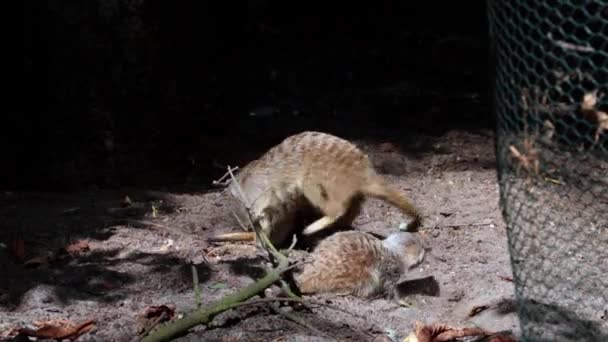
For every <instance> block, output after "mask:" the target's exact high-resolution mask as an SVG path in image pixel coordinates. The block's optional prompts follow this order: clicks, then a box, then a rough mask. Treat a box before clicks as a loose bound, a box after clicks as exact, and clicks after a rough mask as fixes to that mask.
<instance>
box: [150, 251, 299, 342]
mask: <svg viewBox="0 0 608 342" xmlns="http://www.w3.org/2000/svg"><path fill="white" fill-rule="evenodd" d="M287 266H288V261H287V259H284V260H281V261H280V263H279V265H278V267H276V268H274V269H272V270H270V271H268V273H266V275H265V276H264V277H263V278H262V279H260V280H258V281H257V282H255V283H253V284H251V285H249V286H246V287H244V288H242V289H241V290H240V291H238V292H236V293H233V294H230V295H227V296H225V297H223V298H221V299H220V300H218V301H216V302H215V303H214V304H212V305H210V306H207V307H202V308H199V309H196V310H194V311H193V312H191V313H189V314H187V315H186V316H184V317H183V318H182V319H179V320H176V321H171V322H169V323H167V324H166V325H163V326H161V327H159V328H158V329H157V330H155V331H153V332H152V333H151V334H150V335H148V336H146V337H144V338H143V339H142V340H141V341H142V342H152V341H169V340H171V339H172V338H174V337H177V336H178V335H180V334H182V333H184V332H185V331H187V330H188V329H190V328H193V327H195V326H197V325H199V324H205V323H209V322H210V321H211V320H212V319H213V318H214V317H215V316H217V315H218V314H220V313H222V312H224V311H227V310H230V309H232V308H235V307H238V306H242V305H243V304H244V303H243V302H244V301H246V300H248V299H250V298H252V297H254V296H256V295H257V294H259V293H260V292H262V291H264V290H265V289H266V288H267V287H269V286H270V285H272V284H274V283H275V282H277V281H278V280H280V279H281V274H282V273H283V272H284V269H285V268H287Z"/></svg>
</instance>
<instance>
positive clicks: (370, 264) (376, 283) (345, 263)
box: [294, 231, 425, 298]
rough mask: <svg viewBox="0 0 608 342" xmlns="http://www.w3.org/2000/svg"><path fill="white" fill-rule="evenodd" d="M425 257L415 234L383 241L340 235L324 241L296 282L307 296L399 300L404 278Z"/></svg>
mask: <svg viewBox="0 0 608 342" xmlns="http://www.w3.org/2000/svg"><path fill="white" fill-rule="evenodd" d="M424 256H425V249H424V247H423V245H422V244H421V242H420V240H419V239H418V238H417V237H416V236H415V234H413V233H409V232H396V233H392V234H391V235H389V236H388V237H386V238H385V239H383V240H381V239H378V238H376V237H374V236H372V235H370V234H368V233H364V232H360V231H345V232H338V233H335V234H333V235H331V236H330V237H328V238H326V239H324V240H321V242H320V243H319V245H318V246H317V247H316V248H315V249H314V250H313V252H312V254H311V259H312V260H311V262H310V263H307V264H304V265H303V266H302V269H301V272H299V273H294V281H295V283H296V285H297V286H298V288H299V289H300V292H301V293H302V294H305V295H306V294H309V295H310V294H321V293H333V294H338V295H354V296H357V297H363V298H371V297H373V296H378V295H388V296H389V297H391V298H395V296H398V295H397V292H396V285H397V284H399V283H400V281H401V280H402V279H401V278H402V276H403V275H404V274H405V273H406V272H407V270H409V269H411V268H413V267H415V266H417V265H419V264H420V263H421V262H422V261H423V260H424Z"/></svg>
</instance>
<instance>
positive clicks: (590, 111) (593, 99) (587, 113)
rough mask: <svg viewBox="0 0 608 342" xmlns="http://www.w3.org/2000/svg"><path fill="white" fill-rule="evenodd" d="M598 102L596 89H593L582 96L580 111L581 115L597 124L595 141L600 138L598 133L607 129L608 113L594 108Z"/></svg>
mask: <svg viewBox="0 0 608 342" xmlns="http://www.w3.org/2000/svg"><path fill="white" fill-rule="evenodd" d="M597 102H598V96H597V90H594V91H592V92H590V93H588V94H585V95H584V96H583V101H582V103H581V113H582V114H583V116H584V117H585V118H586V119H587V120H589V121H591V122H593V123H594V124H595V125H597V128H596V130H595V135H594V137H593V140H594V141H595V143H597V142H598V141H599V139H600V135H601V134H602V133H603V132H604V131H608V113H606V112H603V111H600V110H598V109H596V108H595V105H596V104H597Z"/></svg>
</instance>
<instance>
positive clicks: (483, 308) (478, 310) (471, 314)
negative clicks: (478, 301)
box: [467, 305, 490, 317]
mask: <svg viewBox="0 0 608 342" xmlns="http://www.w3.org/2000/svg"><path fill="white" fill-rule="evenodd" d="M489 308H490V307H489V306H488V305H477V306H474V307H473V308H472V309H471V311H470V312H469V314H468V315H467V316H468V317H474V316H477V315H478V314H479V313H481V312H483V311H486V310H487V309H489Z"/></svg>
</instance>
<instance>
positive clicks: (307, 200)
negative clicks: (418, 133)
mask: <svg viewBox="0 0 608 342" xmlns="http://www.w3.org/2000/svg"><path fill="white" fill-rule="evenodd" d="M235 177H236V179H237V181H238V182H239V184H240V185H241V188H242V190H243V193H244V194H245V197H246V198H247V200H248V203H249V208H250V211H251V213H252V215H253V218H254V219H255V220H257V221H258V222H259V224H260V226H261V227H262V231H263V232H264V233H266V235H268V236H270V239H271V241H272V242H273V243H275V244H279V245H281V244H283V243H284V242H285V241H286V240H288V238H290V237H291V234H292V233H293V231H294V229H295V223H296V220H297V212H298V209H301V208H305V207H307V206H308V207H312V208H315V209H318V210H319V211H320V212H321V214H322V217H321V218H319V219H318V220H317V221H315V222H312V223H311V224H310V225H308V226H307V227H306V228H305V229H304V230H303V234H304V235H311V234H314V233H316V232H319V231H321V230H323V229H325V228H328V227H330V226H332V225H333V224H334V223H336V221H337V220H339V219H346V220H347V221H352V219H354V217H355V216H356V214H357V213H349V211H350V209H352V208H354V207H356V206H357V205H356V204H357V203H356V202H357V201H359V200H360V199H361V198H363V197H365V196H372V197H376V198H380V199H383V200H385V201H387V202H389V203H391V204H393V205H395V206H397V207H398V208H400V209H401V210H403V211H404V212H405V213H406V214H408V215H410V216H411V217H412V218H413V222H412V227H413V228H416V227H418V226H419V225H420V224H421V223H422V216H421V214H420V213H419V211H418V209H417V208H416V207H414V206H413V205H412V204H411V203H410V201H409V200H408V199H407V198H405V197H404V196H403V195H402V194H400V193H399V192H398V191H395V190H394V189H391V188H390V187H389V186H388V184H387V183H386V181H385V180H384V178H383V177H382V176H380V175H379V174H377V173H376V171H375V170H374V168H373V166H372V164H371V162H370V160H369V158H368V156H367V155H365V154H364V153H363V152H362V151H361V150H360V149H359V148H357V147H356V146H355V145H354V144H353V143H351V142H349V141H347V140H344V139H341V138H338V137H336V136H333V135H330V134H326V133H320V132H303V133H299V134H295V135H292V136H289V137H287V138H286V139H285V140H283V141H282V142H281V143H280V144H278V145H276V146H274V147H273V148H271V149H270V150H269V151H268V152H266V153H265V154H264V155H262V156H261V157H260V158H259V159H257V160H255V161H253V162H251V163H249V164H248V165H247V166H246V167H245V168H243V169H242V170H241V171H240V172H238V173H237V175H236V176H235ZM228 192H229V194H231V195H232V196H231V197H232V209H233V212H234V213H235V215H236V217H237V218H238V220H239V221H241V222H243V223H246V222H248V218H247V215H246V211H245V205H244V204H243V201H242V200H241V199H240V194H239V192H238V189H237V186H236V184H234V183H232V184H230V186H229V188H228ZM343 223H344V224H349V223H350V222H343ZM245 226H247V227H248V228H249V229H250V228H251V227H250V226H249V225H247V224H246V225H245ZM226 237H227V235H220V236H215V237H212V238H211V240H213V241H235V240H237V239H235V237H234V236H232V238H226ZM254 239H255V235H254V233H250V234H249V235H242V236H240V238H239V239H238V240H250V241H251V240H254Z"/></svg>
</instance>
